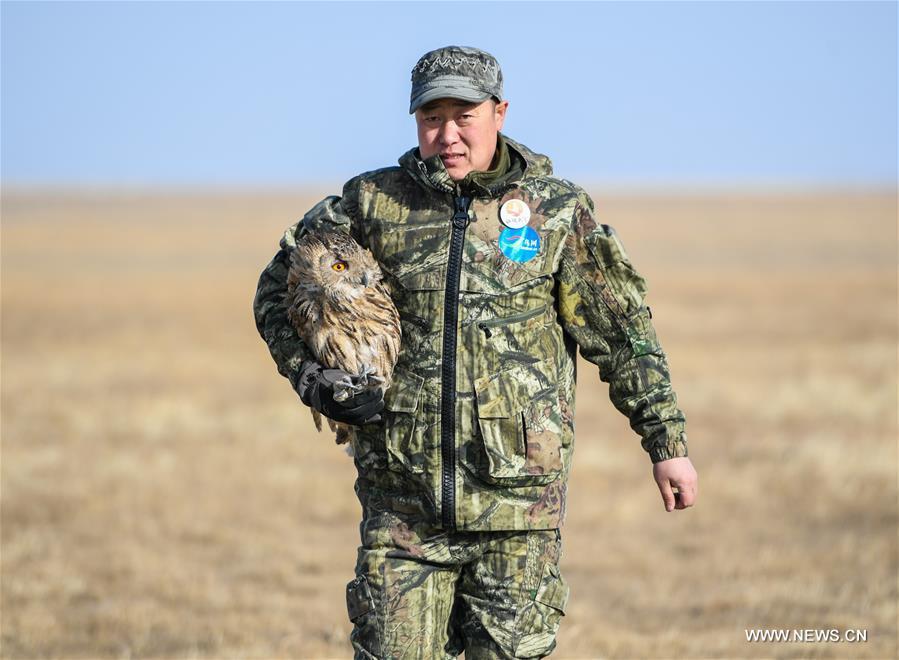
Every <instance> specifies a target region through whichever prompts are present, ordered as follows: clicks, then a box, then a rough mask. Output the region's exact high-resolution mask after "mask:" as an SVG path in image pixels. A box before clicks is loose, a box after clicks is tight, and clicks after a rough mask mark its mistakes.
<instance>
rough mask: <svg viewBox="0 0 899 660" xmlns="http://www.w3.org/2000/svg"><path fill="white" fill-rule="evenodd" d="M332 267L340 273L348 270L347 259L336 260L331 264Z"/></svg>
mask: <svg viewBox="0 0 899 660" xmlns="http://www.w3.org/2000/svg"><path fill="white" fill-rule="evenodd" d="M331 268H333V269H334V270H336V271H337V272H338V273H340V272H343V271H345V270H346V262H345V261H335V262H334V263H333V264H331Z"/></svg>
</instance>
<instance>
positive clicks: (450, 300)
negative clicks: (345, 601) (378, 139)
mask: <svg viewBox="0 0 899 660" xmlns="http://www.w3.org/2000/svg"><path fill="white" fill-rule="evenodd" d="M469 206H471V198H470V197H465V196H463V195H462V194H461V191H459V190H457V191H456V194H455V196H454V197H453V209H454V211H453V219H452V234H451V236H450V247H449V263H448V264H447V269H446V292H445V296H444V299H443V365H442V389H441V398H440V416H441V420H440V453H441V458H442V459H443V460H442V466H443V468H442V470H441V495H442V507H441V520H442V522H443V528H444V529H446V530H448V531H453V530H455V529H456V343H457V340H458V337H457V333H456V326H457V323H458V321H459V279H460V277H461V275H462V246H463V242H464V238H465V228H466V227H468V222H469V216H468V208H469Z"/></svg>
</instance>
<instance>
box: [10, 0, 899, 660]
mask: <svg viewBox="0 0 899 660" xmlns="http://www.w3.org/2000/svg"><path fill="white" fill-rule="evenodd" d="M0 30H2V35H0V36H2V39H0V56H2V57H0V67H2V69H0V70H2V96H0V100H2V108H0V109H2V112H0V130H2V135H0V150H2V163H0V166H2V171H0V173H2V186H3V187H2V198H0V207H2V208H0V212H2V242H0V249H2V334H0V341H2V363H0V366H2V374H0V376H2V411H0V413H2V414H0V423H2V435H0V442H2V446H0V449H2V456H0V507H2V508H0V532H2V547H0V551H2V552H0V573H2V574H0V577H2V582H0V608H2V609H0V615H2V625H0V629H2V630H0V632H2V642H0V656H2V657H4V658H49V657H53V658H131V657H153V658H272V657H279V658H301V657H303V658H306V657H313V658H319V657H336V658H340V657H349V656H350V655H351V651H350V646H349V642H348V635H349V632H350V629H351V624H350V622H349V621H348V619H347V615H346V608H345V601H344V586H345V584H346V583H347V582H348V581H349V580H350V579H352V577H353V566H354V563H355V558H356V546H357V545H358V543H359V539H358V520H359V516H360V508H359V505H358V502H357V501H356V499H355V495H354V493H353V487H352V486H353V479H354V477H355V472H354V469H353V466H352V461H351V459H349V458H348V457H347V456H345V454H344V453H343V452H342V450H341V449H339V448H337V447H335V446H334V445H333V442H332V441H331V439H330V438H329V437H328V436H327V435H325V434H322V435H317V434H316V433H315V431H314V428H313V426H312V424H311V420H310V419H309V415H308V412H307V411H306V410H305V409H304V408H303V407H302V406H301V404H300V403H299V400H298V399H297V397H296V395H295V394H294V393H293V391H292V390H291V388H290V386H289V384H288V383H287V381H286V380H284V379H283V378H281V377H280V376H279V375H278V374H277V372H276V370H275V367H274V363H273V362H272V360H271V358H270V356H269V355H268V352H267V349H266V347H265V345H264V343H263V342H262V340H261V339H260V338H259V336H258V334H257V333H256V329H255V327H254V324H253V318H252V310H251V304H252V298H253V294H254V292H255V288H256V280H257V278H258V276H259V272H260V271H261V270H262V268H263V267H264V266H265V264H266V263H267V262H268V260H269V259H270V258H271V257H272V256H273V255H274V253H275V251H276V250H277V247H278V246H277V242H278V239H279V238H280V235H281V233H282V232H283V230H284V229H285V228H286V227H287V226H288V225H290V224H292V223H293V222H294V221H296V220H297V219H298V218H299V217H301V216H302V214H303V213H304V212H305V211H306V210H307V209H308V208H309V207H310V206H312V205H313V204H314V203H315V202H316V201H318V200H319V199H320V198H321V197H323V196H324V195H327V194H335V193H339V190H340V186H341V185H342V183H343V181H345V180H346V179H348V178H350V177H351V176H353V175H355V174H357V173H359V172H361V171H364V170H370V169H374V168H377V167H382V166H388V165H392V164H395V162H396V159H397V158H398V157H399V156H400V155H401V154H402V153H403V152H404V151H406V150H407V149H408V148H410V147H412V146H415V128H414V120H413V118H412V117H410V116H409V114H408V99H409V74H410V71H411V68H412V66H413V65H414V64H415V62H416V60H417V59H418V57H419V56H420V55H421V54H423V53H424V52H426V51H428V50H431V49H433V48H437V47H440V46H443V45H447V44H451V43H456V44H461V45H472V46H477V47H480V48H483V49H485V50H488V51H490V52H492V53H493V54H494V55H496V56H497V58H498V59H499V61H500V62H501V64H502V67H503V72H504V75H505V81H506V82H505V89H506V95H507V97H508V98H509V100H510V102H511V105H510V109H509V118H508V121H507V123H506V126H505V129H504V132H506V133H507V134H508V135H510V136H511V137H513V138H514V139H516V140H519V141H521V142H523V143H524V144H526V145H528V146H529V147H531V148H532V149H534V150H536V151H539V152H543V153H546V154H548V155H550V156H551V157H552V158H553V161H554V164H555V170H556V173H557V174H558V175H560V176H563V177H565V178H569V179H573V180H575V181H577V182H578V183H580V184H581V185H583V186H584V187H586V188H587V189H588V191H589V192H590V193H591V194H592V196H593V198H594V200H595V201H596V206H597V211H598V214H599V217H600V219H601V221H603V222H606V223H608V224H611V225H613V226H614V227H615V228H616V229H617V230H618V232H619V234H620V235H621V237H622V239H623V242H624V244H625V245H626V247H627V249H628V252H629V253H630V256H631V258H632V260H633V261H634V263H635V265H636V267H637V268H638V270H639V271H640V272H641V273H642V274H643V275H644V276H645V277H646V279H647V280H648V282H649V289H650V291H649V299H648V302H649V304H650V305H651V306H652V310H653V318H654V322H655V323H656V328H657V331H658V333H659V336H660V338H661V341H662V344H663V346H664V347H665V349H666V351H667V353H668V355H669V361H670V364H671V368H672V377H673V385H674V388H675V390H676V391H677V393H678V398H679V401H680V404H681V406H682V408H683V409H684V411H685V413H686V416H687V420H688V436H689V442H690V455H691V459H692V461H693V463H694V465H695V466H696V467H697V470H698V472H699V476H700V496H699V499H698V502H697V505H696V506H695V507H694V508H692V509H689V510H686V511H681V512H677V513H673V514H666V513H665V512H664V509H663V507H662V504H661V499H660V497H659V495H658V491H657V489H656V486H655V484H654V483H653V481H652V478H651V471H650V462H649V459H648V457H647V456H646V455H645V454H643V452H642V450H641V448H640V445H639V438H637V437H636V436H635V435H634V434H633V432H632V431H631V430H630V429H629V427H628V425H627V420H626V419H624V418H623V417H621V416H620V415H619V414H618V413H617V411H615V410H614V408H613V407H612V406H611V404H610V403H609V402H608V392H607V387H606V385H605V384H603V383H601V382H600V381H599V378H598V376H597V375H596V370H595V368H594V367H593V366H592V365H589V364H582V365H581V369H580V372H579V374H580V379H579V389H578V402H579V405H578V409H577V428H578V433H577V443H576V450H575V459H574V469H573V473H572V476H571V485H570V490H569V498H570V499H569V506H568V516H567V521H566V524H565V526H564V528H563V530H562V535H563V539H564V550H563V559H562V572H563V574H564V575H565V576H566V578H567V579H568V580H569V582H570V583H571V597H570V601H569V606H568V611H567V613H566V617H565V619H564V620H563V624H562V627H561V629H560V632H559V637H558V647H557V650H556V653H555V657H560V658H588V657H589V658H593V657H615V658H635V657H653V658H671V657H678V658H700V657H748V658H755V657H771V656H776V657H841V658H843V657H860V658H861V657H865V658H868V657H870V658H885V657H895V656H896V653H897V508H899V500H897V497H899V495H897V271H896V266H897V262H896V257H897V196H896V193H897V5H896V3H891V2H879V3H878V2H870V3H867V2H844V3H841V2H821V3H818V2H802V3H792V2H790V3H786V2H783V3H781V2H765V3H738V2H733V3H730V2H718V3H687V2H670V3H669V2H666V3H653V2H641V3H623V2H622V3H571V4H567V3H552V4H550V3H512V2H508V3H476V2H470V3H427V4H425V3H363V4H356V3H334V4H324V3H322V4H318V3H238V2H235V3H217V2H203V3H187V2H184V3H181V2H171V3H100V2H98V3H86V2H72V3H55V2H54V3H50V2H47V3H45V2H27V3H26V2H3V3H2V4H0ZM753 629H786V630H790V631H792V630H806V629H811V630H830V629H836V630H838V631H840V634H841V635H842V634H843V633H844V632H845V631H846V630H850V631H852V630H856V629H858V630H861V631H865V632H866V635H867V640H866V641H864V642H849V641H839V642H827V643H811V642H792V643H774V642H767V643H760V642H755V643H753V642H748V641H747V639H746V630H753Z"/></svg>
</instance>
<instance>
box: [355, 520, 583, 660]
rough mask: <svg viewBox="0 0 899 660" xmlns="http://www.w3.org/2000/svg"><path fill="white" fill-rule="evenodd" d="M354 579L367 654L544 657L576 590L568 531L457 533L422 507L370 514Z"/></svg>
mask: <svg viewBox="0 0 899 660" xmlns="http://www.w3.org/2000/svg"><path fill="white" fill-rule="evenodd" d="M361 533H362V545H361V546H360V548H359V554H358V560H357V563H356V577H355V579H353V580H352V581H351V582H350V583H349V584H348V585H347V594H346V595H347V610H348V612H349V617H350V620H351V621H352V622H353V623H354V629H353V633H352V635H351V638H350V640H351V642H352V645H353V649H354V651H355V657H356V658H357V659H361V658H365V659H370V658H391V659H393V658H420V659H422V660H432V659H434V658H455V657H457V656H458V655H459V654H460V653H461V652H462V651H463V650H464V651H465V657H466V658H467V659H469V660H474V659H485V660H486V659H490V660H494V659H496V658H542V657H544V656H546V655H548V654H549V653H550V652H551V651H552V650H553V648H554V647H555V644H556V643H555V637H556V632H557V630H558V627H559V623H560V621H561V618H562V616H564V612H565V606H566V603H567V600H568V593H569V588H568V585H567V583H566V582H565V581H564V580H563V578H562V575H561V572H560V571H559V559H560V556H561V535H560V533H559V530H557V529H556V530H531V531H524V532H515V531H512V532H447V531H444V530H442V529H440V528H438V527H435V526H434V525H433V524H432V523H431V522H430V521H428V520H426V519H423V518H421V517H420V516H416V515H411V516H410V515H408V514H404V513H397V512H381V513H376V512H373V511H371V510H369V511H368V512H367V515H366V517H365V520H364V522H363V523H362V525H361Z"/></svg>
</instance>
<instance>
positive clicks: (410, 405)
mask: <svg viewBox="0 0 899 660" xmlns="http://www.w3.org/2000/svg"><path fill="white" fill-rule="evenodd" d="M424 382H425V379H424V378H422V377H421V376H419V375H418V374H414V373H412V372H411V371H407V370H406V369H402V368H400V369H396V368H395V369H394V370H393V378H392V380H391V383H390V387H388V388H387V391H386V392H384V407H385V408H386V409H387V410H390V411H391V412H405V413H414V412H415V411H416V410H417V409H418V399H419V397H420V396H421V388H422V386H423V385H424Z"/></svg>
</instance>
